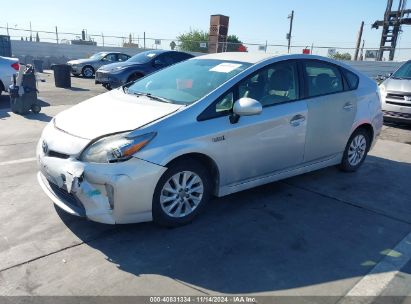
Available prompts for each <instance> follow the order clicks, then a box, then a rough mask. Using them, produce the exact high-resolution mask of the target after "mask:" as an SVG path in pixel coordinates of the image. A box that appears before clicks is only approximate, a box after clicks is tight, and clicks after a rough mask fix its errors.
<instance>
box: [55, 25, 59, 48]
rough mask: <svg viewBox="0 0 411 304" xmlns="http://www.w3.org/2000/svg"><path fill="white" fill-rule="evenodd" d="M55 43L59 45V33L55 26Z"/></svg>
mask: <svg viewBox="0 0 411 304" xmlns="http://www.w3.org/2000/svg"><path fill="white" fill-rule="evenodd" d="M56 42H57V44H59V32H58V31H57V26H56Z"/></svg>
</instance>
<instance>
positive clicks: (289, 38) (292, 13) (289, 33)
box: [287, 11, 294, 53]
mask: <svg viewBox="0 0 411 304" xmlns="http://www.w3.org/2000/svg"><path fill="white" fill-rule="evenodd" d="M288 19H290V31H289V32H288V34H287V39H288V53H290V49H291V34H292V32H293V21H294V11H291V14H290V15H288Z"/></svg>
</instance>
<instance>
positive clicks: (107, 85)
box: [103, 83, 113, 91]
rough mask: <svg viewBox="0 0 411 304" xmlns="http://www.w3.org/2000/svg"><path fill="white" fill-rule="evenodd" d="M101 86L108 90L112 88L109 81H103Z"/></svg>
mask: <svg viewBox="0 0 411 304" xmlns="http://www.w3.org/2000/svg"><path fill="white" fill-rule="evenodd" d="M103 87H104V88H105V89H106V90H108V91H111V90H112V89H113V88H112V87H111V85H110V84H109V83H104V84H103Z"/></svg>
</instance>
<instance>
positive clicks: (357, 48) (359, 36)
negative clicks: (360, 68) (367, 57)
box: [354, 21, 364, 61]
mask: <svg viewBox="0 0 411 304" xmlns="http://www.w3.org/2000/svg"><path fill="white" fill-rule="evenodd" d="M363 30H364V21H363V22H361V27H360V30H359V32H358V37H357V46H356V47H355V54H354V60H355V61H357V60H358V53H359V51H360V44H361V39H362V32H363Z"/></svg>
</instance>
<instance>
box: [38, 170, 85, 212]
mask: <svg viewBox="0 0 411 304" xmlns="http://www.w3.org/2000/svg"><path fill="white" fill-rule="evenodd" d="M41 179H42V180H43V182H44V184H45V185H46V187H47V188H48V189H49V190H50V191H51V192H52V193H53V194H54V196H56V197H57V198H58V199H59V200H60V201H62V202H63V203H64V204H66V205H68V206H69V207H70V208H72V209H73V210H75V211H76V212H77V213H78V214H79V215H80V216H85V214H86V209H85V208H84V206H83V204H82V203H81V202H80V201H79V200H78V199H77V198H76V197H75V196H74V194H73V193H69V192H68V191H67V189H66V188H65V186H64V188H60V187H59V186H57V185H56V184H54V183H52V182H51V181H49V180H48V179H47V178H46V177H45V176H44V174H41Z"/></svg>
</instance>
